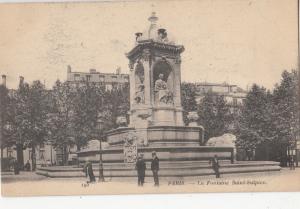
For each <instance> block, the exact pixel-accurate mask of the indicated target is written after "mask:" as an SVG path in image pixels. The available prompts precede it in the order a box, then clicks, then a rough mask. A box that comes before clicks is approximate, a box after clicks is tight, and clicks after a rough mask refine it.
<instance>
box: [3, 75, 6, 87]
mask: <svg viewBox="0 0 300 209" xmlns="http://www.w3.org/2000/svg"><path fill="white" fill-rule="evenodd" d="M2 85H3V86H5V87H6V75H2Z"/></svg>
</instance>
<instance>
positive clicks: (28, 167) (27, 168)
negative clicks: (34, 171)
mask: <svg viewBox="0 0 300 209" xmlns="http://www.w3.org/2000/svg"><path fill="white" fill-rule="evenodd" d="M24 169H25V171H30V170H31V165H30V163H29V160H27V162H26V164H25V166H24Z"/></svg>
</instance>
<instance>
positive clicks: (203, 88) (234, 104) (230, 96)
mask: <svg viewBox="0 0 300 209" xmlns="http://www.w3.org/2000/svg"><path fill="white" fill-rule="evenodd" d="M195 87H196V102H197V104H199V103H200V102H201V100H202V99H203V98H204V96H205V94H206V93H208V92H211V93H213V94H215V95H218V96H224V99H225V101H226V103H227V104H228V105H229V106H230V107H231V111H235V110H238V109H239V108H240V107H241V106H242V105H243V101H244V99H245V98H246V96H247V91H245V90H243V89H242V88H240V87H238V86H237V85H232V84H228V83H222V84H219V83H207V82H203V83H195Z"/></svg>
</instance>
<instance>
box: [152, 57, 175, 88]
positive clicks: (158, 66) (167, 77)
mask: <svg viewBox="0 0 300 209" xmlns="http://www.w3.org/2000/svg"><path fill="white" fill-rule="evenodd" d="M159 74H163V75H164V77H163V79H162V80H164V81H165V82H167V86H168V89H169V90H170V91H172V92H174V72H173V69H172V67H171V65H170V64H169V63H168V62H167V61H164V60H161V61H158V62H156V63H155V64H154V66H153V86H154V85H155V81H156V80H157V79H159Z"/></svg>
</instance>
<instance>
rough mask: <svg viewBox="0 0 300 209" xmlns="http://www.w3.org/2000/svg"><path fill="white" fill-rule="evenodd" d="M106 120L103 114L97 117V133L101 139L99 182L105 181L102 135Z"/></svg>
mask: <svg viewBox="0 0 300 209" xmlns="http://www.w3.org/2000/svg"><path fill="white" fill-rule="evenodd" d="M103 128H104V122H103V120H102V119H101V116H99V115H98V118H97V133H98V139H99V182H104V181H105V180H104V176H103V162H102V137H103Z"/></svg>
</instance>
